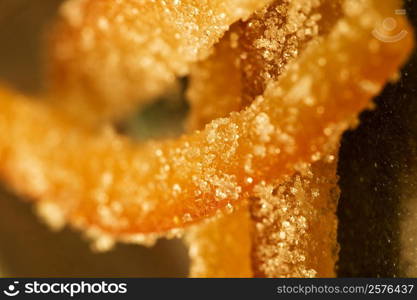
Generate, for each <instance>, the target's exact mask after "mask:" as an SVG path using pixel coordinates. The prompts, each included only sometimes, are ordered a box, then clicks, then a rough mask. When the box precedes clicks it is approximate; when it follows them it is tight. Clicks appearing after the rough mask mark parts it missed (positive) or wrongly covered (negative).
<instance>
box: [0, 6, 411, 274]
mask: <svg viewBox="0 0 417 300" xmlns="http://www.w3.org/2000/svg"><path fill="white" fill-rule="evenodd" d="M229 2H230V3H229ZM70 3H72V4H70V5H74V7H72V8H69V9H68V8H67V9H68V12H67V13H70V14H72V15H71V16H68V17H67V18H68V20H69V21H70V24H69V25H68V24H64V25H59V27H58V29H57V32H61V33H63V34H62V35H60V36H57V35H56V36H55V38H56V40H55V41H54V47H53V48H52V49H53V55H52V58H53V59H52V69H51V70H52V74H53V76H52V78H53V79H54V80H55V81H56V82H55V83H53V85H52V86H54V88H53V92H52V94H51V95H50V96H49V97H52V98H56V99H61V100H62V101H68V99H71V101H69V102H67V103H62V104H58V105H56V106H50V105H47V104H45V103H38V102H35V101H30V100H28V99H27V98H25V97H23V96H20V95H16V94H14V93H12V92H10V91H6V90H1V91H0V103H1V105H2V110H1V112H0V161H1V162H2V164H0V176H1V177H2V178H3V179H4V180H5V181H6V182H8V183H9V184H10V186H12V187H13V188H15V190H16V191H18V192H20V193H22V194H24V195H27V196H29V197H31V198H34V199H36V200H37V201H38V205H39V207H40V211H41V212H43V214H44V215H45V216H46V217H47V218H48V220H49V222H50V223H51V224H53V225H55V226H56V227H59V226H61V225H63V223H65V222H69V223H70V224H72V225H73V226H75V227H77V228H80V229H83V230H88V231H90V232H92V233H95V234H98V235H99V236H106V237H110V238H112V239H113V238H114V239H120V240H130V241H132V240H136V241H142V242H143V241H145V240H144V235H143V234H147V235H146V237H153V236H154V235H155V234H163V233H166V232H167V231H169V230H172V229H178V228H183V227H185V226H188V225H191V224H196V223H198V222H201V221H202V220H204V219H207V218H209V217H213V216H215V215H216V214H219V213H220V214H221V213H222V212H227V211H230V210H231V209H234V210H236V211H242V212H244V213H243V215H245V205H247V200H248V199H249V200H250V199H251V198H252V197H257V199H255V200H253V201H252V200H250V202H252V203H249V204H250V207H251V214H252V217H253V218H254V221H255V222H256V224H260V225H262V226H264V228H266V230H260V231H258V232H257V233H256V234H255V238H254V241H255V244H256V245H255V246H259V247H258V248H256V247H255V248H254V252H253V253H254V261H255V262H256V264H257V266H256V267H255V268H254V269H255V273H256V274H255V275H262V276H285V275H287V276H297V275H299V276H309V275H316V274H312V273H308V270H309V269H308V268H309V266H307V265H306V268H304V266H303V268H304V269H300V270H301V273H294V272H292V271H291V270H290V269H285V268H284V267H287V268H288V267H289V264H290V263H291V262H292V260H291V259H284V260H285V263H284V264H282V259H283V258H285V255H287V252H285V251H286V250H285V249H283V250H282V251H284V252H281V250H280V249H273V250H272V252H271V251H269V250H268V248H269V247H271V246H272V244H274V243H275V241H277V238H279V239H282V240H285V242H284V243H285V245H284V248H285V247H287V246H289V247H291V245H292V244H291V243H295V242H296V240H297V239H299V238H304V237H308V238H309V237H312V239H311V240H309V241H311V242H314V241H315V240H317V235H316V234H318V233H321V232H324V231H322V230H320V229H318V230H316V231H314V232H308V230H309V229H308V228H305V227H303V228H301V227H300V228H299V227H298V225H300V224H302V222H301V220H300V222H298V221H297V222H295V226H292V225H291V223H290V226H289V227H291V230H292V231H294V230H295V231H299V232H300V233H301V234H300V235H297V236H291V237H289V236H288V234H289V233H290V232H291V230H290V231H282V229H283V228H284V227H288V226H286V224H287V223H285V222H288V221H287V220H286V217H287V216H289V215H283V214H280V213H279V211H277V209H278V208H280V207H282V206H283V205H284V204H288V205H289V207H290V210H289V212H290V213H291V214H292V215H294V216H293V217H294V218H296V216H297V212H296V210H297V209H298V210H299V208H297V205H296V204H297V201H299V199H304V200H303V201H305V203H306V205H307V204H308V205H311V206H312V207H313V208H314V209H315V210H317V209H319V208H320V207H325V210H326V214H329V217H326V220H330V223H333V221H332V220H333V219H332V218H333V217H332V214H333V210H334V208H333V207H332V206H331V205H332V203H331V202H328V201H327V200H326V199H328V198H327V197H326V199H321V198H320V199H318V200H317V199H316V198H315V197H314V195H312V198H309V197H310V196H308V197H307V198H303V196H300V194H299V192H300V190H311V191H313V188H315V185H319V187H317V188H319V189H320V188H322V187H323V188H325V191H329V190H330V189H331V186H334V182H324V181H326V178H335V177H334V169H332V167H330V169H329V172H330V173H329V174H322V175H320V176H323V177H320V176H319V177H317V178H316V179H313V180H311V181H309V180H310V179H311V176H312V175H311V174H310V173H309V172H308V171H309V168H312V170H314V169H315V164H313V165H311V163H315V162H316V161H317V159H320V158H323V159H326V157H327V158H328V157H329V156H328V155H329V153H332V151H334V147H335V145H337V143H338V139H339V137H340V134H341V133H342V132H343V131H344V130H346V129H347V128H349V127H350V126H351V125H352V124H353V123H354V121H355V120H356V117H357V115H358V113H359V112H360V111H362V110H363V109H365V108H367V107H369V105H370V103H369V101H370V99H371V98H372V97H373V96H375V95H376V94H377V93H378V92H379V91H380V90H381V88H382V87H383V85H384V83H385V82H386V81H387V80H388V79H389V78H391V77H392V76H393V75H394V74H395V73H396V71H397V69H398V68H399V66H400V65H401V64H402V63H403V62H404V61H405V59H406V58H407V56H408V54H409V52H410V50H411V47H412V38H411V36H410V35H409V36H406V37H405V38H404V39H403V40H401V41H399V42H398V43H384V42H383V41H380V40H377V39H375V38H374V36H373V35H372V30H373V29H374V26H375V24H377V23H378V22H380V21H382V20H383V19H384V18H385V17H386V16H391V13H392V11H393V10H394V9H395V8H397V7H398V4H399V2H398V1H394V0H392V1H391V0H390V1H385V2H384V3H380V2H378V1H376V0H361V1H356V0H345V1H344V2H343V17H340V18H339V17H337V18H336V20H335V21H334V26H331V28H330V27H329V32H328V33H327V34H326V35H325V36H323V37H322V38H320V39H318V40H317V41H314V42H311V43H309V44H308V45H307V46H306V47H305V49H302V48H303V47H302V46H301V45H302V44H303V43H304V42H303V41H305V42H307V41H308V40H309V37H308V36H304V39H303V38H300V39H299V40H297V43H298V42H300V45H298V44H297V46H296V47H295V48H291V49H295V50H297V51H298V50H300V52H302V53H301V54H300V55H299V56H298V57H297V58H296V59H294V60H293V61H291V62H290V60H285V61H283V63H284V64H286V63H288V66H287V67H285V68H283V69H280V68H277V67H276V65H277V63H276V61H273V62H272V63H271V61H269V60H268V57H271V56H270V55H269V54H268V53H267V52H266V51H265V49H264V48H265V47H262V46H261V47H260V48H257V49H252V48H253V46H255V47H256V44H255V45H254V44H252V43H250V41H251V40H253V37H252V36H249V37H247V40H248V41H249V43H248V44H247V45H246V46H245V45H244V49H248V50H246V51H248V52H250V53H251V54H253V53H254V54H255V55H253V56H250V60H249V63H248V64H246V66H249V67H247V68H245V67H244V66H245V64H242V62H240V63H241V64H242V65H241V67H242V66H243V68H242V69H241V70H243V73H242V78H243V81H242V82H244V83H243V84H242V82H241V83H240V84H241V91H242V94H241V95H245V97H241V98H239V99H238V100H237V101H240V102H239V103H238V104H239V108H238V109H241V110H240V111H238V112H232V113H230V114H229V115H228V116H226V117H223V118H219V119H216V120H213V121H211V122H209V123H208V124H207V125H206V126H205V128H204V129H202V130H201V131H195V132H193V133H190V134H188V135H184V136H182V137H180V138H178V139H175V140H167V141H152V142H147V143H145V144H136V143H134V142H133V141H131V140H129V139H128V138H127V137H123V136H119V135H118V134H116V133H115V132H114V130H113V129H112V128H111V127H109V126H108V125H103V126H97V125H96V124H97V123H96V121H97V120H94V122H92V123H86V122H80V119H81V118H87V119H88V118H90V117H91V115H92V112H93V111H97V112H98V117H97V118H98V119H106V118H108V117H112V116H114V114H113V113H115V114H116V115H117V114H118V113H119V112H116V111H114V107H115V104H114V103H116V102H117V101H120V106H121V111H124V110H125V109H130V107H131V105H133V104H132V103H134V102H133V100H132V99H133V98H135V97H138V96H139V94H138V92H139V93H140V96H143V97H139V98H141V99H146V98H149V97H152V96H154V95H156V94H157V93H159V92H160V90H161V89H163V88H165V87H166V86H168V85H169V83H170V82H172V81H173V80H174V77H175V76H181V75H185V74H187V72H188V67H189V65H190V64H191V63H193V62H195V61H197V60H199V59H202V58H204V57H205V56H207V55H208V50H209V49H210V48H211V46H212V45H213V44H214V43H215V42H216V41H217V40H218V39H219V38H220V37H221V35H222V34H223V33H224V32H225V31H226V30H227V28H228V26H229V25H230V24H231V23H233V22H234V21H236V20H238V19H239V18H241V17H244V16H248V15H249V13H248V12H249V11H252V10H253V9H254V8H255V7H256V8H259V7H262V6H263V5H264V4H265V3H266V2H265V3H263V2H262V3H261V4H262V5H261V4H260V1H249V0H248V1H237V0H235V1H215V2H214V3H210V5H209V4H204V5H203V6H202V8H206V10H204V9H201V8H200V7H199V8H200V10H199V11H198V13H197V12H196V11H195V10H193V8H195V5H199V4H196V3H197V2H195V1H172V2H169V3H168V2H165V1H164V2H163V3H165V4H166V3H168V4H166V5H164V4H162V2H161V3H158V2H155V1H147V2H145V1H139V0H138V1H133V0H132V1H128V0H124V1H110V0H103V1H95V2H94V1H89V0H85V1H75V2H70ZM175 3H177V4H181V5H185V6H184V7H183V6H179V7H181V8H178V9H177V8H176V6H175ZM204 3H205V2H204ZM224 3H227V4H224ZM232 3H233V4H234V3H238V4H239V7H244V8H245V7H246V8H247V10H243V13H242V11H239V10H238V13H237V14H236V13H235V11H234V10H233V8H234V7H233V6H231V4H232ZM294 3H295V4H294V5H295V6H296V4H300V5H301V4H309V5H310V9H312V11H313V10H314V9H315V8H314V7H317V3H320V2H319V1H314V0H311V1H307V0H300V1H294ZM314 3H316V5H314ZM241 4H243V6H240V5H241ZM138 5H139V7H141V8H143V7H146V10H144V12H146V14H149V16H148V17H149V18H144V19H146V21H144V20H138V21H136V19H137V18H136V17H134V16H132V15H131V14H132V13H133V12H134V10H135V8H137V6H138ZM236 5H237V4H236ZM245 5H247V6H245ZM258 5H259V6H258ZM303 7H304V6H303V5H301V6H299V7H298V10H297V9H295V10H294V11H293V12H294V14H295V15H297V12H299V10H302V9H303ZM216 8H218V10H216ZM190 9H191V10H190ZM210 10H212V12H214V11H216V13H215V14H214V16H215V17H213V18H214V19H213V18H211V17H210V16H211V13H209V11H210ZM184 11H187V13H186V14H183V12H184ZM193 11H194V12H195V13H193ZM223 14H224V15H223ZM163 15H166V16H167V17H166V18H164V19H162V18H160V16H163ZM303 15H305V14H303ZM98 16H103V17H104V18H103V19H101V18H98ZM220 16H222V17H220ZM289 16H291V14H289ZM313 16H314V14H313ZM113 17H114V18H113ZM223 17H224V20H226V21H219V18H220V19H223ZM155 18H156V19H155ZM181 18H185V22H181V24H180V25H178V24H177V23H176V21H177V20H178V19H181ZM187 18H191V20H189V19H187ZM200 18H201V19H200ZM255 19H256V17H255ZM258 19H259V18H258ZM106 20H107V21H106ZM109 20H112V21H113V20H114V23H115V24H116V25H115V26H114V27H112V29H111V30H110V29H109V30H107V31H106V30H104V31H103V32H101V31H100V30H102V29H103V28H106V25H105V24H106V22H109ZM149 20H151V21H149ZM181 20H183V19H181ZM294 20H295V21H300V20H299V18H296V19H294ZM192 21H194V23H193V22H192ZM304 21H305V20H304ZM396 21H397V23H398V24H399V26H401V27H402V28H406V29H407V30H409V31H410V28H409V27H408V24H407V22H406V20H405V19H404V18H402V17H397V19H396ZM136 22H144V23H140V24H141V25H138V26H136V25H135V24H136ZM147 22H149V23H147ZM218 22H220V23H218ZM259 22H260V21H259ZM313 23H314V22H313ZM107 24H108V23H107ZM112 24H113V23H112ZM184 24H190V26H191V27H190V28H191V29H190V30H188V31H187V30H185V28H188V27H187V26H185V27H184ZM193 24H197V25H199V26H197V27H195V26H194V25H193ZM160 25H161V26H160ZM171 25H172V26H173V27H172V30H168V29H167V31H165V29H166V28H170V26H171ZM177 25H178V26H179V27H178V26H177ZM209 25H210V26H211V25H212V26H214V28H216V30H214V29H213V30H209V29H210V27H207V26H209ZM259 25H260V26H263V25H262V22H260V23H259ZM290 25H294V24H293V23H291V24H290ZM313 25H314V24H313ZM61 26H63V27H61ZM129 26H133V27H134V28H136V30H138V31H136V32H135V30H129ZM217 26H218V27H220V28H217ZM154 27H155V28H154ZM313 27H314V26H313ZM100 28H101V29H100ZM158 28H159V29H158ZM180 28H181V29H180ZM151 29H152V30H151ZM153 29H155V31H153ZM141 30H143V31H141ZM149 30H150V31H151V32H154V34H155V35H154V36H153V35H149V36H148V34H149V32H148V31H149ZM183 31H184V32H183ZM290 31H291V30H290ZM266 32H267V31H265V32H264V33H265V34H266ZM176 33H179V34H180V36H179V38H178V39H179V41H180V42H179V43H177V42H178V41H177V42H172V43H171V41H174V40H175V39H176ZM246 33H247V32H246ZM304 33H306V32H305V31H304ZM181 34H183V35H181ZM298 34H299V33H298V32H296V35H297V37H298ZM242 36H243V37H244V38H246V37H245V33H242ZM148 37H150V38H148ZM235 37H236V35H233V32H232V33H230V38H231V39H233V38H235ZM130 42H132V44H130ZM181 42H183V44H181ZM256 42H257V43H258V42H259V43H260V44H258V45H262V43H263V42H265V41H262V40H261V39H258V40H256ZM142 45H143V46H144V47H143V48H141V46H142ZM145 46H146V47H145ZM177 48H178V49H177ZM284 48H285V47H284ZM260 49H262V51H261V52H259V53H258V52H257V51H258V50H260ZM266 50H268V49H266ZM269 50H270V49H269ZM279 51H282V50H279ZM279 51H278V52H279ZM284 52H285V51H284ZM232 55H234V54H232ZM274 57H275V56H274V53H272V58H273V59H274ZM259 58H261V59H259ZM135 59H138V60H139V63H137V62H136V61H135ZM98 62H101V63H102V65H99V64H98ZM255 62H256V63H255ZM265 62H266V63H265ZM257 63H261V64H262V66H261V68H262V69H263V70H264V71H265V72H264V73H261V75H262V76H263V75H264V74H266V73H269V74H272V75H273V76H270V80H267V81H265V77H262V78H261V79H260V80H257V79H256V76H258V74H257V73H256V72H255V70H257V69H258V65H257ZM150 66H152V67H150ZM254 66H255V67H254ZM218 67H219V68H220V69H221V67H222V66H221V65H219V66H218ZM251 68H252V69H251ZM254 76H255V77H254ZM250 84H254V88H250ZM248 87H249V88H248ZM190 93H191V92H190ZM232 94H233V90H232ZM232 96H233V95H232ZM86 99H89V100H86ZM121 99H123V100H121ZM113 101H114V102H113ZM123 101H126V102H123ZM236 103H237V102H236ZM229 105H230V106H229ZM234 105H235V104H228V107H227V108H226V109H227V110H233V109H234V108H233V106H234ZM245 105H248V106H247V107H245V108H243V107H244V106H245ZM101 106H103V109H101ZM110 107H111V109H109V108H110ZM213 117H214V116H210V114H208V116H205V117H204V118H208V119H209V120H210V119H211V118H213ZM93 119H94V118H93ZM190 122H191V124H193V122H194V124H198V123H199V121H198V120H194V121H190ZM204 122H206V121H204ZM190 126H196V125H190ZM225 162H227V163H225ZM324 170H326V167H318V171H317V172H318V173H317V174H321V172H323V171H324ZM296 171H298V172H299V174H296V175H294V174H295V172H296ZM313 173H316V172H315V171H314V172H313ZM291 176H293V177H292V178H291ZM322 178H324V179H322ZM289 181H291V184H290V185H289V192H288V189H287V186H288V185H286V184H284V185H282V187H279V185H281V184H283V183H284V182H289ZM329 185H330V187H329ZM291 187H299V188H300V190H298V191H296V192H294V191H292V190H291ZM325 191H323V192H321V191H319V193H320V194H322V195H324V194H326V192H325ZM300 197H301V198H300ZM330 199H333V196H331V197H330ZM316 200H317V202H315V201H316ZM291 203H292V204H291ZM258 204H261V205H260V208H259V205H258ZM291 205H292V206H291ZM263 206H266V207H268V206H269V208H270V209H268V210H265V209H263ZM305 208H308V206H306V207H305ZM246 212H247V210H246ZM287 213H288V212H287ZM289 217H291V216H289ZM301 217H303V212H301V215H300V218H301ZM244 218H246V217H244ZM265 220H268V221H269V223H265ZM311 220H312V223H311V224H310V225H309V226H316V225H317V226H319V225H320V224H317V223H314V222H316V221H317V215H316V216H312V218H311ZM284 223H285V224H284ZM265 226H266V227H265ZM332 226H333V225H329V226H328V228H330V227H332ZM257 227H258V225H257ZM326 228H327V227H326ZM310 229H311V227H310ZM330 229H331V228H330ZM303 230H304V231H303ZM326 230H327V229H325V231H326ZM281 232H283V233H284V234H285V237H284V234H281ZM304 233H305V234H306V235H303V234H304ZM270 234H271V238H270V239H268V238H267V237H268V235H270ZM274 234H278V237H276V236H274ZM309 245H310V244H303V245H302V247H303V248H302V249H304V250H305V249H306V248H308V247H309ZM316 249H320V247H318V248H316ZM267 250H268V251H267ZM304 250H303V251H304ZM304 253H305V252H300V253H299V255H298V257H297V259H296V260H295V262H300V261H302V256H303V255H304ZM330 254H331V253H330ZM330 254H329V253H325V254H324V257H326V256H329V255H330ZM317 257H319V256H315V258H314V259H315V260H314V259H313V260H312V261H314V263H315V264H316V265H317V261H318V260H317ZM277 258H278V260H277ZM280 259H281V261H280ZM332 259H333V258H330V259H328V261H329V262H330V264H331V260H332ZM277 265H278V268H277ZM271 267H272V269H270V268H271ZM280 268H281V269H280ZM312 268H313V267H312ZM325 268H327V267H323V269H325ZM316 269H317V270H319V268H316ZM294 270H295V272H297V270H298V269H294ZM304 271H307V273H305V272H304ZM315 272H317V271H316V270H315ZM324 272H325V271H323V274H324ZM326 272H327V271H326Z"/></svg>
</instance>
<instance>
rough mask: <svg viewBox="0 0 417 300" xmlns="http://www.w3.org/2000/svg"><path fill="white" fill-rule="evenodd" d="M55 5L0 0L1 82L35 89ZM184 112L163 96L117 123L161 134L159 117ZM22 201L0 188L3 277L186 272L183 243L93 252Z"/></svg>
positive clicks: (144, 134) (52, 0)
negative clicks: (52, 228)
mask: <svg viewBox="0 0 417 300" xmlns="http://www.w3.org/2000/svg"><path fill="white" fill-rule="evenodd" d="M61 2H63V1H62V0H42V1H33V0H0V82H6V83H7V84H9V85H11V86H13V87H15V88H17V89H19V90H21V91H24V92H26V93H30V94H36V93H38V92H40V91H41V89H42V83H41V81H42V65H43V64H42V61H43V59H44V57H43V49H42V45H43V41H44V40H45V36H44V33H45V32H46V31H47V30H48V28H49V26H50V25H51V22H52V21H53V18H54V16H55V15H56V12H57V9H58V7H59V5H60V3H61ZM171 98H172V97H171ZM174 98H175V97H174ZM174 100H175V99H174ZM158 105H160V106H161V107H162V110H161V109H159V108H160V107H158ZM0 109H1V108H0ZM185 109H186V105H185V104H184V103H182V102H179V101H171V102H170V103H169V104H167V103H166V101H165V102H164V101H162V100H161V101H159V102H158V103H157V104H155V105H154V106H151V107H147V108H145V109H144V111H143V112H141V113H140V114H137V116H134V117H132V118H129V119H128V120H127V121H126V124H121V125H120V127H121V129H122V130H125V131H127V133H129V134H132V135H137V136H138V137H141V138H148V137H150V136H155V135H164V134H165V133H166V132H167V128H169V127H171V128H172V126H170V124H167V122H165V121H164V120H165V119H164V118H163V115H162V114H163V113H164V112H165V113H169V112H171V113H172V114H174V115H175V116H176V117H175V116H174V117H172V118H171V119H169V120H170V121H172V122H177V123H179V118H181V116H182V114H183V113H184V110H185ZM164 122H165V123H164ZM155 123H158V124H160V126H158V127H157V128H158V131H157V132H150V131H151V128H156V126H154V125H155ZM177 127H180V126H177ZM0 163H1V162H0ZM22 200H23V199H18V198H17V197H16V196H15V195H13V194H12V193H11V192H9V191H7V189H6V187H4V186H0V275H1V276H21V277H25V276H36V277H37V276H47V277H56V276H82V277H89V276H94V277H100V276H102V277H103V276H104V277H106V276H109V277H142V276H144V277H154V276H158V277H173V276H175V277H184V276H187V273H188V258H187V253H186V249H185V247H184V246H183V245H182V243H181V241H178V240H171V241H167V240H160V241H159V242H158V243H157V244H156V246H155V247H153V248H145V247H141V246H137V245H125V244H117V245H116V246H115V248H114V249H113V250H111V251H109V252H106V253H94V252H92V251H91V249H90V245H89V242H88V241H87V240H86V239H84V238H83V236H82V234H81V233H80V232H73V231H72V230H70V229H65V230H63V231H60V232H55V233H54V232H51V231H50V230H49V228H47V227H46V225H44V224H43V223H42V222H41V220H40V219H39V218H37V216H36V215H35V213H34V209H33V207H32V205H31V204H30V203H26V202H24V201H22Z"/></svg>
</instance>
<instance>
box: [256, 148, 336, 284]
mask: <svg viewBox="0 0 417 300" xmlns="http://www.w3.org/2000/svg"><path fill="white" fill-rule="evenodd" d="M336 168H337V159H336V158H335V156H334V155H328V156H326V157H324V158H323V159H321V160H320V161H319V162H316V163H313V164H312V165H308V166H305V167H304V168H303V170H302V171H301V172H300V173H298V172H297V173H296V174H295V175H293V176H292V177H291V178H288V180H286V181H284V183H266V182H261V183H260V184H258V185H257V186H256V187H255V189H254V193H253V195H254V196H253V198H252V199H251V202H250V203H251V206H252V207H251V211H252V215H253V218H254V221H255V229H254V231H255V233H254V241H253V244H254V251H253V263H252V265H253V267H254V273H255V276H256V277H333V276H335V264H336V261H337V254H338V246H337V242H336V232H337V231H336V229H337V219H336V207H337V200H338V198H339V190H338V188H337V176H336Z"/></svg>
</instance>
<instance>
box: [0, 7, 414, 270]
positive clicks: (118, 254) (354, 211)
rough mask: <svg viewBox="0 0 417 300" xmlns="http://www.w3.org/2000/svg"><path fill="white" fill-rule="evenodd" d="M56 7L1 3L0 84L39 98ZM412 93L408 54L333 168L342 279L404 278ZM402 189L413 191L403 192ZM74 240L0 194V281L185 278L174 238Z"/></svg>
mask: <svg viewBox="0 0 417 300" xmlns="http://www.w3.org/2000/svg"><path fill="white" fill-rule="evenodd" d="M381 1H384V0H381ZM60 3H61V0H42V1H34V0H0V81H6V82H8V83H9V84H12V85H13V86H14V87H16V88H18V89H20V90H22V91H25V92H28V93H37V92H39V91H40V89H41V78H42V68H41V66H42V59H43V57H42V53H43V51H42V46H41V45H42V41H43V39H44V38H43V34H42V33H43V32H44V31H45V30H47V29H48V24H50V21H51V18H52V17H53V16H54V15H55V13H56V9H57V7H58V5H59V4H60ZM407 11H408V13H409V15H410V18H411V20H412V21H413V22H414V25H415V26H416V28H417V22H416V21H417V16H416V13H417V3H416V1H412V0H410V1H407ZM416 88H417V55H416V54H414V56H413V58H412V60H411V62H410V63H409V64H408V65H407V66H406V67H405V69H404V71H403V76H402V79H401V80H400V82H398V83H397V84H394V85H393V84H391V85H388V86H387V88H386V89H385V91H384V92H383V94H382V95H381V96H379V97H378V98H377V99H376V103H377V108H376V109H375V110H373V111H369V112H365V113H363V114H362V115H361V124H360V126H359V127H358V128H357V129H356V130H354V131H350V132H347V133H346V134H345V135H344V137H343V141H342V147H341V152H340V163H339V175H340V187H341V190H342V195H341V199H340V204H339V210H338V215H339V218H340V223H339V242H340V244H341V252H340V262H339V266H338V273H339V276H344V277H349V276H381V277H392V276H400V275H401V274H402V273H401V272H402V270H403V268H404V266H402V263H401V262H400V260H399V252H400V245H399V237H400V232H399V231H400V227H399V223H400V219H401V217H402V216H404V215H405V214H407V212H405V211H403V209H402V207H401V200H402V199H404V198H406V197H409V196H414V195H411V194H410V193H412V192H413V191H417V176H415V175H413V174H417V155H416V154H417V124H416V122H417V102H416V100H417V96H416ZM178 107H179V108H178ZM176 109H179V110H180V111H181V112H182V111H183V110H184V105H183V104H181V105H179V106H177V107H176V106H174V107H172V106H168V108H167V110H168V112H169V113H172V111H175V110H176ZM145 111H146V113H142V114H141V115H138V116H136V117H134V118H133V119H131V120H129V122H127V123H128V126H127V127H128V129H129V128H130V129H131V128H132V127H134V126H135V124H136V125H140V126H137V127H136V128H144V126H145V127H146V126H147V124H148V127H150V128H152V127H153V125H152V124H149V122H150V121H149V119H152V120H153V121H155V120H163V119H164V118H163V116H161V115H159V111H160V107H150V108H147V109H146V110H145ZM181 112H180V113H179V114H178V115H181ZM152 114H157V115H152ZM178 115H176V117H175V118H174V119H175V120H177V119H179V117H178ZM158 118H159V119H158ZM147 120H148V121H147ZM132 124H133V125H132ZM125 125H126V124H125ZM122 127H123V126H122ZM125 127H126V126H125ZM168 127H169V126H168ZM122 129H124V130H127V129H126V128H122ZM131 131H132V130H131ZM133 132H137V130H133ZM148 134H149V133H148V132H147V133H146V134H145V135H146V136H148ZM405 186H408V187H410V188H409V189H404V187H405ZM414 186H416V189H414V190H413V188H414ZM80 237H81V234H80V233H79V232H73V231H71V230H70V229H65V230H64V231H62V232H58V233H53V232H51V231H50V230H49V229H48V228H47V227H46V226H45V225H43V224H42V223H41V222H40V221H39V219H38V218H37V217H36V216H35V214H34V213H33V208H32V206H31V205H30V204H28V203H25V202H23V201H20V199H17V197H16V196H14V195H13V194H12V193H11V192H8V191H7V190H6V189H5V188H4V187H3V188H1V187H0V275H1V273H2V272H3V275H4V273H5V274H6V275H11V276H82V277H87V276H101V277H103V276H125V277H128V276H148V277H149V276H186V274H187V268H188V266H187V265H188V261H187V258H186V251H185V248H184V246H183V245H182V244H181V243H180V242H179V241H165V240H162V241H160V242H158V244H157V245H156V247H154V248H152V249H147V248H144V247H140V246H135V245H120V244H118V245H117V246H116V247H115V249H114V250H112V251H110V252H108V253H104V254H94V253H92V252H91V251H90V248H89V245H88V242H87V241H85V240H84V239H83V238H80Z"/></svg>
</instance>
